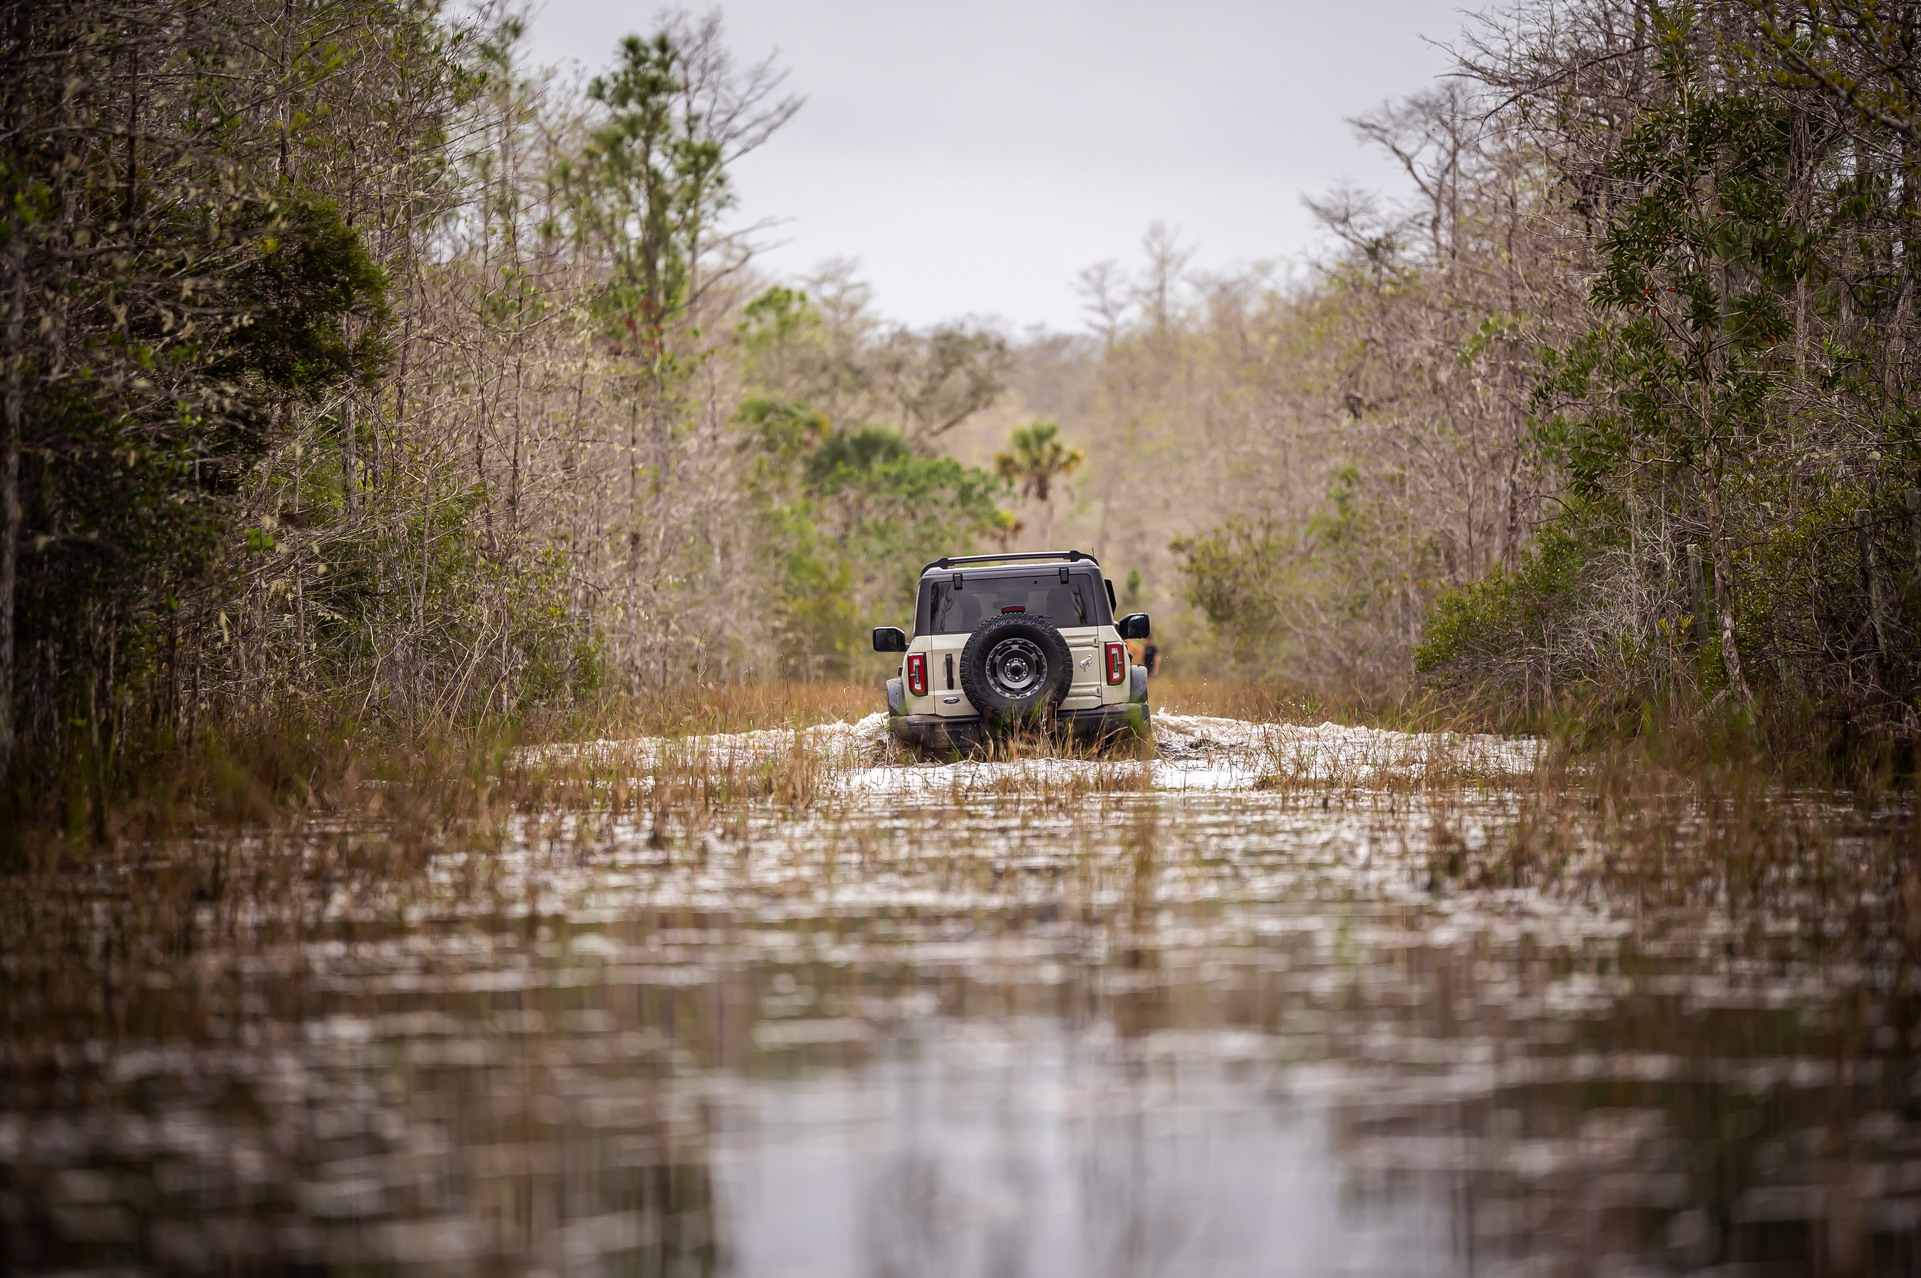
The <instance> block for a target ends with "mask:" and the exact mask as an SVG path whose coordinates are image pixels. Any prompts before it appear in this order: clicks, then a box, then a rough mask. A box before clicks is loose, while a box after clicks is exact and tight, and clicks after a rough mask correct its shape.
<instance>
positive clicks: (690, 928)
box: [0, 716, 1921, 1278]
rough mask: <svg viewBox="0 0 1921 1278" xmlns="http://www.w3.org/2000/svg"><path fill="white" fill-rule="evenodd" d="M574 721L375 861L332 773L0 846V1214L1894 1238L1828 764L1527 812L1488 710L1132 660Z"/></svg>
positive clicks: (509, 1253)
mask: <svg viewBox="0 0 1921 1278" xmlns="http://www.w3.org/2000/svg"><path fill="white" fill-rule="evenodd" d="M596 749H600V750H603V751H606V752H609V754H610V757H616V756H618V757H617V758H616V766H617V767H619V768H625V769H628V770H639V771H641V772H643V773H645V774H646V775H644V776H642V777H641V778H640V779H639V781H638V782H637V783H636V785H635V787H634V789H633V792H632V793H633V795H634V796H635V797H634V798H633V800H632V802H629V803H626V804H625V805H623V804H620V803H616V802H609V803H607V804H596V803H594V802H580V801H577V800H576V801H570V802H568V803H565V804H560V803H556V804H555V805H554V806H552V807H551V808H550V809H537V810H533V811H524V812H521V813H519V814H517V815H515V816H513V817H511V818H510V819H507V820H505V821H504V822H503V824H502V825H501V826H500V827H499V828H496V829H490V830H473V831H461V830H450V831H445V832H442V833H441V834H440V835H439V836H437V837H436V838H435V839H433V840H430V844H431V846H430V847H429V848H428V849H427V850H425V851H423V852H420V853H419V854H418V855H416V856H412V857H411V859H409V858H408V857H404V856H400V855H399V854H397V853H394V852H393V851H392V845H393V840H394V838H395V837H396V836H395V835H394V834H393V832H391V831H386V830H383V829H381V828H380V827H379V824H378V823H377V822H371V823H369V822H356V821H345V822H342V823H341V824H339V825H337V826H328V827H325V828H308V829H305V830H302V831H300V832H297V833H295V834H292V835H285V836H280V837H276V838H271V839H269V838H265V837H263V838H261V839H259V840H254V841H241V842H231V843H227V844H224V845H221V846H218V847H211V846H196V847H178V848H170V849H165V850H158V851H152V852H149V853H144V854H141V855H138V856H134V857H131V858H129V859H126V860H114V861H109V862H105V863H86V864H85V865H83V866H81V867H79V868H74V867H69V868H67V869H65V870H62V871H59V872H53V873H47V874H40V875H35V876H28V877H23V878H21V879H18V880H16V881H15V882H14V883H12V884H10V885H8V886H6V888H5V891H6V893H7V900H6V902H5V905H4V914H0V991H3V993H0V997H3V998H4V1002H5V1012H4V1016H5V1021H4V1033H5V1041H4V1044H3V1049H4V1055H3V1056H0V1234H4V1241H3V1242H0V1262H4V1263H3V1264H0V1268H5V1269H6V1270H7V1271H9V1272H14V1273H20V1274H53V1273H91V1274H101V1275H105V1274H110V1273H111V1274H136V1273H141V1274H147V1273H183V1274H184V1273H219V1274H231V1273H249V1274H251V1273H313V1274H319V1273H343V1274H344V1273H354V1274H429V1273H433V1274H438V1273H446V1274H502V1275H570V1274H622V1275H628V1274H631V1275H693V1274H739V1275H796V1276H798V1275H821V1276H830V1275H831V1276H842V1275H865V1276H872V1278H881V1276H884V1275H930V1276H931V1275H1017V1274H1028V1275H1035V1276H1037V1278H1039V1276H1048V1278H1053V1276H1058V1275H1087V1276H1089V1278H1097V1276H1098V1278H1108V1276H1118V1275H1223V1276H1228V1275H1265V1274H1307V1275H1317V1274H1366V1275H1403V1274H1405V1275H1455V1274H1462V1275H1465V1274H1543V1275H1559V1274H1569V1275H1586V1274H1596V1275H1627V1274H1649V1273H1681V1272H1707V1271H1712V1272H1715V1273H1719V1274H1725V1275H1734V1274H1755V1275H1761V1274H1784V1275H1785V1274H1837V1275H1838V1274H1910V1273H1914V1272H1916V1269H1917V1266H1918V1265H1921V1249H1918V1244H1917V1238H1918V1237H1921V1233H1918V1231H1921V1080H1918V1077H1917V1074H1916V1071H1915V1061H1914V1058H1913V1055H1912V1052H1911V1043H1910V1037H1911V1033H1912V1025H1911V1020H1912V1011H1911V1008H1910V1006H1909V1004H1910V1001H1911V1000H1910V995H1909V993H1908V991H1909V990H1910V988H1911V981H1912V975H1911V974H1912V969H1913V962H1914V957H1915V949H1914V938H1913V937H1912V936H1908V935H1905V934H1904V932H1903V929H1904V927H1905V926H1906V925H1905V924H1902V923H1900V922H1899V921H1898V920H1899V919H1901V918H1905V917H1909V916H1908V915H1904V914H1902V913H1901V912H1900V911H1898V910H1894V909H1891V908H1889V902H1890V901H1891V900H1893V899H1895V898H1897V897H1898V896H1899V893H1900V892H1901V890H1902V883H1903V882H1904V881H1905V882H1907V883H1909V884H1912V881H1913V880H1912V875H1909V876H1908V878H1907V879H1906V880H1903V879H1902V877H1901V873H1902V872H1901V870H1900V865H1901V864H1902V861H1901V857H1900V856H1890V855H1889V848H1888V846H1887V845H1888V841H1889V840H1891V839H1896V838H1907V837H1910V836H1907V835H1904V834H1896V833H1894V832H1893V831H1894V829H1895V823H1891V822H1883V821H1881V820H1880V819H1879V818H1878V817H1877V815H1876V814H1873V813H1868V814H1861V813H1851V812H1848V811H1845V810H1842V809H1840V808H1838V807H1836V808H1834V810H1832V811H1830V810H1828V809H1826V808H1823V807H1822V805H1821V804H1820V803H1819V802H1815V803H1814V804H1813V805H1812V807H1804V808H1797V809H1796V810H1795V811H1794V812H1792V813H1789V812H1787V811H1785V810H1784V811H1783V812H1782V813H1781V814H1780V816H1779V819H1778V820H1773V819H1771V818H1766V815H1765V814H1763V817H1760V818H1757V817H1755V816H1754V814H1753V813H1752V812H1749V813H1748V814H1747V816H1746V817H1745V818H1744V819H1745V820H1746V821H1747V822H1748V827H1751V829H1752V830H1753V831H1758V833H1754V834H1753V836H1752V838H1751V839H1750V840H1749V841H1748V842H1745V843H1739V845H1738V846H1737V845H1736V844H1737V843H1738V841H1731V840H1730V839H1729V838H1727V837H1724V834H1725V832H1724V831H1723V830H1722V829H1721V827H1720V826H1719V825H1717V823H1716V821H1717V818H1716V814H1715V812H1714V811H1712V810H1706V809H1703V808H1702V807H1701V806H1700V805H1699V804H1698V803H1680V802H1679V801H1677V804H1678V806H1673V807H1671V808H1663V809H1660V810H1654V809H1652V808H1651V809H1650V810H1649V811H1648V812H1647V813H1644V814H1641V815H1639V816H1637V815H1635V814H1633V813H1624V812H1618V811H1615V812H1614V815H1613V816H1611V817H1610V816H1609V815H1608V813H1609V812H1611V811H1614V809H1613V808H1611V807H1610V806H1609V805H1610V803H1611V802H1612V801H1610V800H1606V799H1605V796H1603V797H1600V798H1595V799H1593V801H1592V802H1577V801H1575V800H1573V799H1570V801H1569V802H1570V807H1569V809H1568V810H1569V812H1571V813H1573V814H1574V815H1573V816H1571V817H1570V818H1569V820H1568V822H1567V823H1566V824H1565V825H1564V827H1563V828H1560V829H1559V830H1548V829H1545V827H1544V817H1543V812H1544V811H1551V809H1544V808H1543V807H1542V798H1541V796H1542V791H1541V789H1540V785H1539V781H1538V778H1533V777H1532V776H1531V774H1532V771H1533V769H1534V768H1535V767H1536V765H1537V763H1538V762H1539V761H1540V758H1541V752H1540V750H1539V749H1538V748H1537V747H1536V746H1535V745H1533V744H1532V743H1529V742H1518V741H1503V740H1499V739H1493V738H1481V739H1462V738H1448V739H1427V738H1412V737H1402V736H1399V735H1398V734H1391V733H1368V732H1364V731H1361V730H1352V729H1335V728H1333V727H1331V726H1329V727H1324V728H1319V729H1312V728H1301V729H1281V728H1275V727H1258V726H1255V725H1245V724H1236V723H1233V722H1231V721H1226V720H1200V719H1180V718H1176V717H1172V716H1169V717H1166V718H1164V720H1163V722H1162V724H1161V726H1160V757H1159V758H1158V759H1157V760H1141V761H1128V760H1118V761H1097V760H1084V761H1052V760H1045V759H1041V760H1027V761H1014V762H998V763H965V764H958V765H953V766H913V765H908V764H902V763H898V762H893V761H890V760H889V759H888V757H887V755H886V751H885V750H884V748H883V747H882V746H881V745H880V742H879V734H878V730H877V725H876V724H875V723H873V722H865V723H863V724H857V725H841V726H838V727H835V728H830V729H816V730H814V732H813V733H811V734H808V735H807V736H805V737H803V738H801V739H800V740H798V741H796V740H795V739H794V738H793V736H792V735H791V734H756V735H753V736H745V737H739V738H731V739H725V740H710V741H707V742H704V743H693V744H687V743H682V744H667V743H659V744H655V745H648V746H645V747H644V748H642V749H639V750H636V749H634V748H633V747H632V743H628V746H627V747H621V746H617V745H614V744H611V743H610V744H607V745H604V746H601V747H587V748H586V749H585V751H584V753H587V754H591V753H592V752H593V751H594V750H596ZM623 749H626V754H625V755H622V754H621V751H622V750H623ZM576 753H581V752H576ZM723 765H724V767H723ZM716 768H722V769H723V770H725V769H732V771H731V772H730V773H729V775H730V776H733V777H735V779H736V780H737V781H738V780H740V778H743V777H745V778H748V779H750V780H751V779H754V778H758V779H759V780H758V782H757V783H756V785H748V784H744V783H743V784H739V785H737V786H736V788H735V789H734V790H732V791H727V792H721V791H717V790H715V789H713V788H712V787H711V785H707V783H704V782H702V781H701V780H700V779H699V778H700V776H701V775H708V776H711V775H712V773H713V772H714V770H715V769H716ZM650 770H651V771H650ZM1584 784H1586V783H1585V782H1583V781H1582V780H1581V778H1580V777H1579V776H1578V775H1575V774H1568V775H1567V776H1565V777H1562V778H1560V779H1558V780H1555V781H1554V782H1552V783H1551V786H1550V789H1553V788H1561V789H1565V790H1567V791H1568V792H1569V793H1572V792H1573V791H1575V790H1579V789H1580V787H1581V786H1582V785H1584ZM704 785H705V786H706V788H703V786H704ZM1530 787H1533V788H1532V789H1530ZM614 809H619V810H614ZM1810 812H1814V814H1815V815H1814V816H1812V817H1811V816H1810V815H1809V813H1810ZM1583 814H1585V815H1583ZM1637 839H1643V840H1652V842H1650V843H1647V844H1646V846H1643V845H1642V844H1638V843H1636V842H1635V840H1637ZM1771 839H1772V840H1777V841H1781V840H1784V841H1785V842H1779V846H1777V844H1776V843H1773V842H1769V840H1771ZM1517 849H1524V850H1525V852H1526V857H1525V859H1522V857H1521V852H1519V851H1517ZM1902 855H1905V854H1902ZM1630 857H1632V858H1640V860H1637V861H1636V863H1635V864H1636V867H1638V868H1636V869H1635V872H1634V873H1632V874H1630V873H1627V872H1625V871H1624V868H1623V864H1622V862H1623V859H1624V858H1630ZM1649 857H1657V858H1659V859H1660V862H1661V866H1662V867H1664V868H1663V869H1662V872H1661V876H1660V877H1658V878H1656V877H1653V876H1654V874H1655V871H1654V869H1653V868H1651V866H1650V864H1649V863H1648V862H1647V861H1646V858H1649ZM1691 857H1693V858H1699V859H1700V860H1699V863H1700V864H1701V865H1713V866H1720V867H1723V868H1724V869H1725V867H1727V866H1729V865H1730V864H1732V860H1731V858H1735V857H1742V858H1747V859H1746V861H1744V862H1743V866H1742V868H1741V872H1740V873H1739V874H1735V873H1732V872H1730V873H1725V874H1722V873H1711V872H1707V871H1699V872H1697V871H1696V870H1695V869H1692V868H1687V867H1689V866H1691V865H1693V864H1694V862H1692V861H1690V860H1689V858H1691ZM1771 857H1772V858H1775V859H1772V860H1771V859H1770V858H1771ZM1677 867H1678V868H1677ZM1890 867H1892V868H1890ZM1637 885H1638V886H1637Z"/></svg>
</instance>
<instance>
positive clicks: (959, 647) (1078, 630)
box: [874, 550, 1151, 750]
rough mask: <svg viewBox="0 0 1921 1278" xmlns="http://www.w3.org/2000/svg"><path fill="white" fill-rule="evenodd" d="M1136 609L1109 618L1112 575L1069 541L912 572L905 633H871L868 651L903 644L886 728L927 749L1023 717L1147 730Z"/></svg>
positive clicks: (1029, 721) (1084, 733)
mask: <svg viewBox="0 0 1921 1278" xmlns="http://www.w3.org/2000/svg"><path fill="white" fill-rule="evenodd" d="M1147 637H1148V620H1147V614H1146V613H1144V612H1136V613H1130V614H1128V615H1127V616H1125V617H1122V618H1121V619H1120V620H1119V621H1118V622H1116V621H1115V619H1114V583H1113V582H1111V581H1109V580H1107V579H1106V578H1104V577H1102V576H1101V566H1100V563H1099V561H1098V560H1096V559H1095V558H1094V556H1092V555H1088V554H1083V553H1081V552H1080V551H1078V550H1064V551H1060V550H1054V551H1045V552H1040V553H1036V554H1016V555H966V556H962V557H959V558H949V559H936V560H935V561H934V562H933V563H931V564H928V565H927V567H925V568H923V569H922V570H921V575H920V598H919V601H918V602H917V603H916V604H915V605H914V637H913V639H912V640H909V639H908V637H907V635H906V634H905V633H903V632H902V631H901V630H900V629H899V628H898V627H895V626H881V627H880V628H878V629H876V630H875V631H874V651H875V652H899V653H905V654H906V655H905V657H904V658H903V659H902V661H901V667H900V672H899V674H898V675H896V676H895V677H894V678H892V679H889V680H888V681H887V722H888V727H889V728H890V729H891V730H892V731H893V733H894V735H895V736H896V737H898V738H900V740H902V741H903V742H905V743H907V744H908V745H912V746H917V747H920V748H922V749H926V750H949V749H959V748H964V747H971V746H977V745H980V744H981V743H982V742H983V741H985V740H986V739H987V738H988V737H990V736H992V735H994V734H995V733H996V732H998V731H1000V730H1002V729H1005V728H1011V727H1016V726H1019V725H1023V724H1026V725H1030V726H1035V727H1040V728H1042V729H1049V728H1051V729H1053V730H1055V731H1060V732H1064V733H1066V734H1068V735H1072V736H1076V737H1086V738H1094V739H1102V738H1106V737H1108V736H1112V735H1115V734H1118V733H1121V732H1131V733H1134V734H1135V735H1138V736H1141V737H1145V736H1146V735H1147V734H1148V732H1149V730H1150V728H1151V724H1150V721H1149V717H1148V709H1147V670H1146V668H1145V667H1143V666H1137V665H1133V664H1132V663H1131V662H1130V661H1129V660H1128V653H1127V643H1126V641H1127V640H1129V639H1146V638H1147Z"/></svg>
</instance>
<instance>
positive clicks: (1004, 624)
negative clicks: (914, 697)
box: [960, 612, 1074, 728]
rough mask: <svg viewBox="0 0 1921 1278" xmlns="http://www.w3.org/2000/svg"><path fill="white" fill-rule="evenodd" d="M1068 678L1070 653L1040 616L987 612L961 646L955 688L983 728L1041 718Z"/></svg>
mask: <svg viewBox="0 0 1921 1278" xmlns="http://www.w3.org/2000/svg"><path fill="white" fill-rule="evenodd" d="M1037 662H1038V668H1036V663H1037ZM1073 682H1074V654H1073V653H1072V652H1071V651H1069V650H1068V647H1067V640H1065V639H1063V638H1062V637H1061V632H1060V631H1059V630H1058V629H1057V628H1056V627H1055V625H1054V623H1053V622H1051V621H1049V620H1048V619H1047V618H1045V617H1030V616H1028V615H1027V614H1026V613H1019V612H1015V613H1004V614H1002V615H1001V616H998V617H989V618H988V619H987V620H985V621H983V622H981V623H980V625H978V626H975V627H974V633H973V634H971V635H969V636H968V637H967V644H966V646H965V647H963V648H962V649H961V654H960V684H961V691H962V692H964V693H966V694H967V700H968V701H969V702H971V703H972V704H973V707H974V709H976V710H978V711H980V716H981V723H982V724H983V725H984V726H986V727H988V728H1006V727H1013V726H1015V725H1017V724H1021V723H1035V722H1045V721H1046V720H1048V719H1050V718H1052V717H1053V714H1054V711H1055V710H1057V709H1059V708H1060V704H1061V702H1062V701H1063V700H1065V699H1066V697H1067V689H1068V687H1069V686H1070V685H1071V684H1072V683H1073Z"/></svg>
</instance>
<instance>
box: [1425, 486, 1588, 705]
mask: <svg viewBox="0 0 1921 1278" xmlns="http://www.w3.org/2000/svg"><path fill="white" fill-rule="evenodd" d="M1595 531H1597V530H1596V529H1594V528H1592V527H1588V528H1578V527H1576V526H1575V525H1574V523H1573V522H1572V521H1567V522H1563V523H1561V524H1557V525H1555V526H1553V527H1550V528H1548V529H1546V530H1545V531H1544V532H1543V533H1542V534H1541V535H1540V536H1539V537H1538V538H1536V540H1535V542H1534V544H1533V545H1532V546H1530V547H1529V548H1528V550H1527V552H1526V553H1525V554H1524V555H1523V556H1522V557H1521V560H1520V562H1519V563H1518V564H1517V565H1516V566H1515V567H1514V568H1513V569H1512V570H1501V571H1496V572H1493V573H1490V574H1489V575H1487V576H1486V577H1483V578H1481V579H1480V580H1479V581H1475V582H1472V583H1470V584H1468V585H1465V586H1460V587H1457V588H1455V589H1453V590H1449V591H1447V592H1446V593H1444V594H1442V595H1441V597H1440V598H1439V599H1438V600H1437V601H1436V602H1435V604H1434V608H1433V611H1432V612H1431V613H1430V614H1429V615H1428V621H1427V630H1426V634H1425V636H1424V637H1423V638H1422V640H1421V642H1420V643H1418V644H1416V645H1415V648H1414V660H1415V666H1416V668H1417V669H1419V670H1420V671H1422V672H1423V673H1434V672H1439V671H1450V672H1454V673H1457V674H1460V673H1465V672H1467V671H1470V670H1472V672H1473V673H1474V675H1475V676H1477V677H1482V678H1485V677H1488V676H1489V675H1490V674H1492V673H1493V671H1492V670H1491V668H1490V667H1491V666H1492V665H1493V664H1494V663H1496V662H1498V661H1499V660H1500V659H1502V658H1504V657H1505V656H1507V655H1508V654H1510V653H1514V652H1517V651H1526V650H1530V649H1531V650H1536V651H1540V650H1544V649H1545V648H1546V647H1547V645H1548V640H1549V635H1548V633H1547V630H1548V627H1550V626H1551V625H1552V624H1553V623H1554V621H1555V620H1556V619H1557V618H1559V617H1560V616H1562V615H1563V614H1564V613H1566V612H1567V611H1568V610H1569V609H1571V608H1572V607H1574V606H1575V605H1576V604H1577V603H1578V602H1579V598H1578V596H1579V591H1580V589H1581V585H1582V582H1583V580H1584V578H1585V576H1586V570H1587V569H1588V568H1589V565H1590V562H1591V557H1592V555H1593V554H1594V553H1595V551H1596V550H1597V549H1599V548H1601V547H1600V546H1599V545H1597V543H1596V542H1594V541H1592V540H1590V536H1589V535H1590V534H1592V533H1593V532H1595ZM1602 544H1603V545H1604V544H1605V543H1602Z"/></svg>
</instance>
